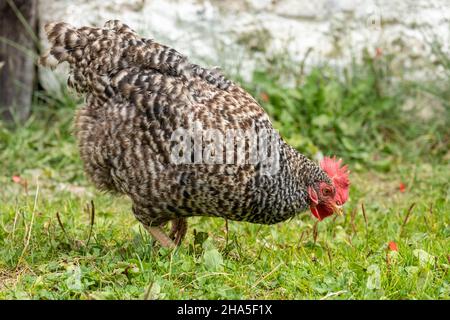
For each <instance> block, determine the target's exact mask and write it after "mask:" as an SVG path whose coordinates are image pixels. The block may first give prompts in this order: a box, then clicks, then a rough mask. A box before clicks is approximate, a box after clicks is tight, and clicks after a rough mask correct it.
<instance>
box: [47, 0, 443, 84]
mask: <svg viewBox="0 0 450 320" xmlns="http://www.w3.org/2000/svg"><path fill="white" fill-rule="evenodd" d="M449 17H450V1H449V0H434V1H427V0H403V1H401V0H391V1H389V0H379V1H372V0H366V1H365V0H313V1H309V0H246V1H245V0H241V1H239V0H227V1H225V0H224V1H220V0H197V1H195V0H191V1H186V0H183V1H176V0H165V1H164V0H112V1H103V0H95V1H88V0H73V1H72V0H40V22H41V37H42V26H43V24H45V23H46V22H48V21H57V20H64V21H66V22H69V23H71V24H73V25H76V26H82V25H98V26H100V25H102V24H103V23H104V22H105V21H106V20H109V19H120V20H122V21H123V22H125V23H127V24H129V25H130V26H131V27H132V28H134V29H135V30H136V31H138V32H139V33H141V34H142V35H144V36H145V37H152V38H154V39H156V40H158V41H160V42H162V43H164V44H167V45H170V46H173V47H174V48H176V49H177V50H178V51H180V52H182V53H184V54H186V55H188V56H190V57H191V60H193V61H194V62H197V63H202V64H206V65H209V66H213V65H220V66H222V67H223V68H224V70H225V72H226V73H228V74H232V73H234V72H239V73H240V74H243V75H244V76H245V77H247V78H250V75H251V72H252V70H254V69H255V68H256V67H261V66H262V65H263V64H264V63H267V59H266V57H270V56H274V55H276V54H279V53H283V54H286V53H287V54H289V56H290V58H291V59H292V61H293V63H298V62H301V61H303V59H304V58H305V56H306V55H307V59H306V60H305V63H306V65H307V66H311V65H317V64H320V63H323V62H326V63H330V64H333V65H336V66H341V65H343V64H344V65H345V64H346V63H348V62H349V61H350V60H351V58H352V57H353V56H356V57H359V56H360V53H361V52H362V50H363V49H364V48H367V49H368V50H369V52H370V53H373V54H375V52H376V51H378V53H380V52H381V53H383V54H384V53H394V54H395V60H396V65H397V67H398V68H400V69H405V70H413V71H414V72H410V73H409V74H412V75H413V76H419V77H425V78H428V77H433V76H435V75H436V74H437V73H439V72H442V70H439V67H436V68H433V67H430V66H433V65H434V64H433V59H435V57H434V56H433V53H432V51H431V48H430V45H429V42H430V41H431V40H432V37H433V36H436V37H437V38H438V39H439V41H440V42H441V43H443V44H444V45H445V46H446V50H447V52H449V51H448V49H449V42H450V35H449V32H450V22H449ZM377 48H378V49H377ZM46 74H47V73H45V72H44V73H43V72H42V70H41V77H43V78H45V79H46V80H45V82H46V83H47V86H52V84H51V80H49V79H48V76H46ZM47 75H48V74H47Z"/></svg>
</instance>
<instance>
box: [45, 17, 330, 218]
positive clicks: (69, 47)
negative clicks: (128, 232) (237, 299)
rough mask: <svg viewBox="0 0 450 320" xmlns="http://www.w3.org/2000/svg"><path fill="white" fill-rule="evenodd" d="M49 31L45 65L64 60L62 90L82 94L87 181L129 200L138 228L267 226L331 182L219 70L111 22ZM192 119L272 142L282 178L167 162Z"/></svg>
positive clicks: (251, 168) (251, 169) (79, 127)
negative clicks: (200, 219) (199, 223)
mask: <svg viewBox="0 0 450 320" xmlns="http://www.w3.org/2000/svg"><path fill="white" fill-rule="evenodd" d="M46 32H47V35H48V39H49V41H50V44H51V49H50V51H49V53H48V54H47V55H45V56H44V57H42V60H41V61H42V63H43V64H44V65H52V61H51V59H56V60H54V61H55V63H56V64H57V63H61V62H64V61H66V62H68V63H69V65H70V77H69V80H68V85H69V86H70V87H73V88H75V90H77V91H78V92H80V93H82V94H85V95H86V104H85V106H83V107H82V108H80V109H79V110H78V111H77V115H76V120H75V128H76V137H77V140H78V146H79V150H80V154H81V158H82V160H83V162H84V166H85V171H86V173H87V175H88V176H89V177H90V178H91V179H92V181H93V182H94V184H95V185H96V186H98V187H99V188H101V189H103V190H108V191H113V192H118V193H123V194H126V195H128V196H129V197H130V198H131V200H132V202H133V212H134V214H135V216H136V218H137V219H138V220H139V221H140V222H142V223H143V224H144V225H146V226H150V225H161V224H163V223H164V222H166V221H169V220H173V219H179V218H186V217H189V216H195V215H204V216H216V217H223V218H227V219H231V220H239V221H249V222H254V223H262V224H272V223H276V222H280V221H284V220H286V219H288V218H290V217H292V216H294V215H295V214H296V213H298V212H301V211H304V210H305V209H307V207H308V205H309V204H310V199H309V198H308V193H307V188H308V186H312V185H315V184H317V183H319V182H321V181H325V182H327V183H330V179H329V177H328V176H327V175H326V173H325V172H324V171H322V169H321V168H320V167H319V166H318V165H317V164H316V163H314V162H312V161H311V160H309V159H307V158H306V157H305V156H303V155H301V154H299V153H298V152H297V151H296V150H294V149H293V148H292V147H290V146H289V145H287V144H286V143H285V142H284V141H283V140H282V139H281V137H279V135H278V134H277V133H276V132H275V130H274V129H273V127H272V124H271V122H270V120H269V117H268V116H267V114H266V113H265V112H264V110H263V109H262V108H261V107H260V106H259V105H258V103H257V102H256V101H255V99H254V98H253V97H251V96H250V95H249V94H248V93H247V92H246V91H244V90H243V89H242V88H241V87H239V86H238V85H237V84H235V83H233V82H232V81H230V80H228V79H226V78H225V77H224V76H223V75H222V74H221V73H220V72H219V71H218V70H216V69H211V70H210V69H206V68H202V67H200V66H198V65H195V64H191V63H190V62H189V60H188V59H187V58H186V57H185V56H183V55H181V54H180V53H178V52H177V51H175V50H174V49H171V48H169V47H166V46H164V45H161V44H159V43H157V42H155V41H154V40H150V39H143V38H141V37H139V36H138V35H137V34H136V33H135V32H134V31H133V30H131V29H130V28H129V27H128V26H126V25H124V24H122V23H121V22H119V21H117V20H115V21H108V22H107V23H106V24H105V26H104V27H103V28H91V27H82V28H75V27H73V26H71V25H69V24H66V23H52V24H49V25H47V26H46ZM195 121H198V122H200V123H201V124H202V128H203V129H216V130H218V131H219V132H221V133H223V134H225V132H226V131H227V130H228V129H233V130H243V131H245V130H249V129H253V130H256V132H260V131H262V130H266V131H267V132H269V133H271V134H273V136H275V137H276V139H277V140H276V141H275V142H276V146H277V149H276V150H277V152H278V154H277V156H278V159H279V170H278V171H277V172H276V173H275V174H264V172H262V171H263V170H262V168H261V165H260V164H250V163H243V164H236V163H234V164H227V163H219V164H205V163H192V164H189V163H182V164H175V163H173V161H171V152H173V141H171V137H172V135H173V133H174V132H175V131H176V130H177V129H178V128H183V127H189V125H191V124H192V123H193V122H195ZM205 144H206V142H205V141H203V146H205ZM233 150H234V151H237V147H236V145H235V144H234V149H233ZM274 150H275V149H274ZM245 152H246V155H247V156H248V150H247V151H245ZM234 157H236V155H234Z"/></svg>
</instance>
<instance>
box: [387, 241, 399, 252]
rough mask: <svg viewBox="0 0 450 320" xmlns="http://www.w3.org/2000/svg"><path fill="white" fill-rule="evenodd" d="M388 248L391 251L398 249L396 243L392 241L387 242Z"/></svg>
mask: <svg viewBox="0 0 450 320" xmlns="http://www.w3.org/2000/svg"><path fill="white" fill-rule="evenodd" d="M388 249H389V250H391V251H398V248H397V244H396V243H395V242H394V241H391V242H389V244H388Z"/></svg>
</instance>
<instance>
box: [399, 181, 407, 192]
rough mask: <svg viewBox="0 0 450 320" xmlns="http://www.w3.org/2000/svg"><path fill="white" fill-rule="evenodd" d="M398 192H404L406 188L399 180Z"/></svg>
mask: <svg viewBox="0 0 450 320" xmlns="http://www.w3.org/2000/svg"><path fill="white" fill-rule="evenodd" d="M398 188H399V190H400V192H405V190H406V186H405V184H404V183H402V182H400V185H399V186H398Z"/></svg>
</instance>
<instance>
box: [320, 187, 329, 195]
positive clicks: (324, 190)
mask: <svg viewBox="0 0 450 320" xmlns="http://www.w3.org/2000/svg"><path fill="white" fill-rule="evenodd" d="M322 193H323V195H324V196H329V195H331V189H328V188H325V189H323V191H322Z"/></svg>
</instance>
